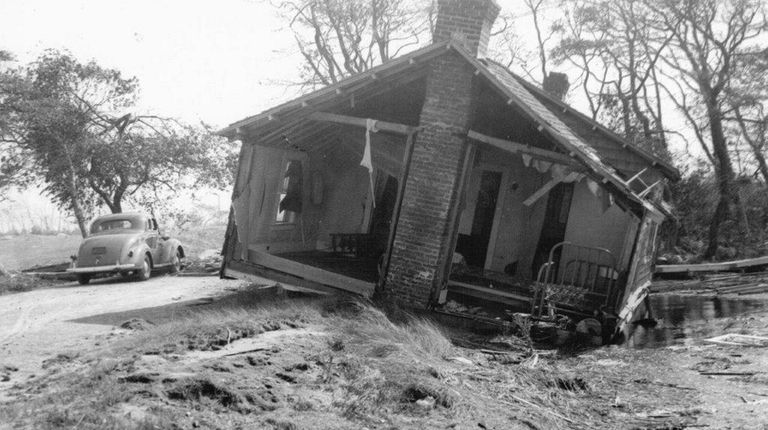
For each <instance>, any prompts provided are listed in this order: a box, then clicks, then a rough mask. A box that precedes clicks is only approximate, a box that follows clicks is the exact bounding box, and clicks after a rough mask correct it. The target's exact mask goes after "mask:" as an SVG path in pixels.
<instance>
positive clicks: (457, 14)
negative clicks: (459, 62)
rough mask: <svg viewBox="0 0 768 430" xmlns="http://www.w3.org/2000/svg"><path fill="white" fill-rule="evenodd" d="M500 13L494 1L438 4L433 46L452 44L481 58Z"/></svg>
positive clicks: (442, 0)
mask: <svg viewBox="0 0 768 430" xmlns="http://www.w3.org/2000/svg"><path fill="white" fill-rule="evenodd" d="M500 10H501V9H500V8H499V5H498V4H496V1H495V0H438V2H437V22H436V23H435V34H434V36H433V39H434V40H433V42H442V41H444V40H455V41H457V42H460V43H462V44H463V45H464V47H465V48H466V49H467V50H468V51H469V52H470V53H472V54H473V55H474V56H476V57H480V58H483V57H485V56H486V51H487V50H488V40H489V39H490V37H491V27H493V22H494V21H495V20H496V17H497V16H499V11H500Z"/></svg>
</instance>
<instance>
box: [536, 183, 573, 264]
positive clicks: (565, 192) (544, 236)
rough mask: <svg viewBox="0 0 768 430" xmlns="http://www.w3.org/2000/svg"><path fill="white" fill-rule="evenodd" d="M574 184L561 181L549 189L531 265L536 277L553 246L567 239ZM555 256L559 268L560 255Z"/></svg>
mask: <svg viewBox="0 0 768 430" xmlns="http://www.w3.org/2000/svg"><path fill="white" fill-rule="evenodd" d="M573 185H574V184H573V183H572V182H571V183H567V184H566V183H562V182H561V183H559V184H557V185H556V186H555V187H554V188H552V189H551V190H550V191H549V197H548V199H547V210H546V212H545V214H544V224H543V225H542V227H541V235H540V236H539V244H538V246H537V247H536V253H535V254H534V257H533V265H532V266H531V270H532V272H533V273H532V275H533V278H534V279H536V277H537V276H538V275H539V269H540V268H541V266H542V265H543V264H544V263H546V262H547V261H548V260H549V252H550V251H551V250H552V247H553V246H555V245H557V244H558V243H560V242H562V241H564V240H565V230H566V228H567V227H568V215H569V214H570V212H571V200H573ZM553 257H554V260H555V265H554V267H555V268H557V267H558V262H559V261H560V255H554V256H553Z"/></svg>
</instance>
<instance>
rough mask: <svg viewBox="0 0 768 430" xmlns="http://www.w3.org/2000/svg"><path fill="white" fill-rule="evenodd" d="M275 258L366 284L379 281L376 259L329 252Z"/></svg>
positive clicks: (286, 253) (277, 255) (304, 253)
mask: <svg viewBox="0 0 768 430" xmlns="http://www.w3.org/2000/svg"><path fill="white" fill-rule="evenodd" d="M275 256H276V257H280V258H285V259H287V260H291V261H295V262H297V263H300V264H305V265H307V266H312V267H317V268H318V269H323V270H327V271H329V272H333V273H337V274H339V275H344V276H348V277H350V278H354V279H359V280H361V281H365V282H373V283H375V282H377V281H378V280H379V270H378V264H377V260H376V258H371V257H356V256H352V255H347V254H341V253H335V252H327V251H299V252H284V253H281V254H275Z"/></svg>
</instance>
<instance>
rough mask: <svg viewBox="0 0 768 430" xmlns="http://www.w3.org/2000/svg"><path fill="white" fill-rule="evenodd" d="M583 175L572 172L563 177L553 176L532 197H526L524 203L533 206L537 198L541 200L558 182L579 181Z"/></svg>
mask: <svg viewBox="0 0 768 430" xmlns="http://www.w3.org/2000/svg"><path fill="white" fill-rule="evenodd" d="M583 177H584V175H583V174H581V173H578V172H571V173H569V174H568V175H566V176H564V177H562V178H553V179H552V180H551V181H549V182H547V183H546V184H544V185H543V186H542V187H541V188H539V189H538V190H537V191H536V192H535V193H533V194H531V196H530V197H528V198H527V199H525V201H524V202H523V204H524V205H526V206H531V205H533V204H534V203H536V201H537V200H539V199H540V198H542V197H543V196H544V195H545V194H547V193H548V192H549V190H551V189H552V188H555V186H557V184H559V183H560V182H565V183H569V182H578V181H580V180H581V178H583Z"/></svg>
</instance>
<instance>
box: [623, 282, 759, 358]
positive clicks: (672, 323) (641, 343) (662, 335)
mask: <svg viewBox="0 0 768 430" xmlns="http://www.w3.org/2000/svg"><path fill="white" fill-rule="evenodd" d="M650 307H651V316H652V320H653V321H650V320H648V321H644V322H642V323H641V324H637V325H636V327H635V329H634V332H633V334H632V336H630V338H629V340H628V341H627V343H626V345H627V346H630V347H634V348H657V347H663V346H669V345H692V344H695V343H699V342H700V341H701V340H703V339H706V338H709V337H713V336H717V335H720V334H723V333H726V332H734V331H733V330H729V328H733V327H730V326H729V324H728V321H729V320H730V319H733V318H736V317H748V316H749V315H757V314H762V313H765V312H768V300H766V299H746V298H742V297H740V296H711V295H710V296H704V295H692V294H652V295H651V296H650ZM718 322H719V323H718ZM742 334H748V333H742Z"/></svg>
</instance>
